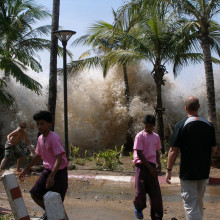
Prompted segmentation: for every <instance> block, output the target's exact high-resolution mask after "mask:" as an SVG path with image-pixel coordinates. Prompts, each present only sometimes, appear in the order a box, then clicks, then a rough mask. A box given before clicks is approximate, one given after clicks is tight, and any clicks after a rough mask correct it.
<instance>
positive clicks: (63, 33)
mask: <svg viewBox="0 0 220 220" xmlns="http://www.w3.org/2000/svg"><path fill="white" fill-rule="evenodd" d="M54 34H55V35H56V36H57V38H58V39H59V40H60V41H61V42H62V45H63V89H64V133H65V151H66V156H67V159H68V160H69V140H68V111H67V72H66V45H67V41H68V40H69V39H70V38H71V37H72V35H74V34H76V32H75V31H70V30H59V31H54Z"/></svg>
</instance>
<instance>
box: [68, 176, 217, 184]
mask: <svg viewBox="0 0 220 220" xmlns="http://www.w3.org/2000/svg"><path fill="white" fill-rule="evenodd" d="M68 178H69V179H95V180H108V181H115V182H127V183H132V182H134V180H135V178H134V176H107V175H106V176H100V175H96V176H95V175H94V176H93V175H68ZM158 179H159V183H160V184H166V178H165V176H159V177H158ZM171 183H173V184H174V183H176V184H179V183H180V179H179V177H172V179H171ZM208 184H210V185H220V178H217V177H210V178H209V182H208Z"/></svg>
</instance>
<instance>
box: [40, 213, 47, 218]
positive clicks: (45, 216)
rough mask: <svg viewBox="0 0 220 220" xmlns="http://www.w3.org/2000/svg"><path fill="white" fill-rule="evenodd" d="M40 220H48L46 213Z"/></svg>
mask: <svg viewBox="0 0 220 220" xmlns="http://www.w3.org/2000/svg"><path fill="white" fill-rule="evenodd" d="M39 220H47V214H46V212H44V213H43V215H42V216H41V217H40V218H39Z"/></svg>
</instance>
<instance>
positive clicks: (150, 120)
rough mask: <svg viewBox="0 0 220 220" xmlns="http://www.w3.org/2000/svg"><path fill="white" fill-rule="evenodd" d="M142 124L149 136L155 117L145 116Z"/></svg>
mask: <svg viewBox="0 0 220 220" xmlns="http://www.w3.org/2000/svg"><path fill="white" fill-rule="evenodd" d="M143 122H144V129H145V131H146V132H147V133H150V134H151V133H152V131H153V129H154V126H155V116H154V115H146V116H145V118H144V121H143Z"/></svg>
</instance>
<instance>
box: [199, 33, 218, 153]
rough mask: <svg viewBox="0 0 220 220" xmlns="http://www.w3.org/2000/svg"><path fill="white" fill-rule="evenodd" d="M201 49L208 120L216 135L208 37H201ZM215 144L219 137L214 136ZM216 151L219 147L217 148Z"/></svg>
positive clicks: (213, 90)
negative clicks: (215, 138)
mask: <svg viewBox="0 0 220 220" xmlns="http://www.w3.org/2000/svg"><path fill="white" fill-rule="evenodd" d="M201 47H202V50H203V57H204V66H205V77H206V95H207V103H208V120H209V121H210V122H211V123H212V125H213V126H214V127H215V131H216V132H215V133H216V134H217V133H218V126H217V116H216V102H215V84H214V75H213V68H212V59H211V49H210V43H209V39H208V37H205V36H204V37H203V38H202V40H201ZM216 137H217V143H219V142H220V140H219V135H216ZM218 151H220V147H219V146H218Z"/></svg>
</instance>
